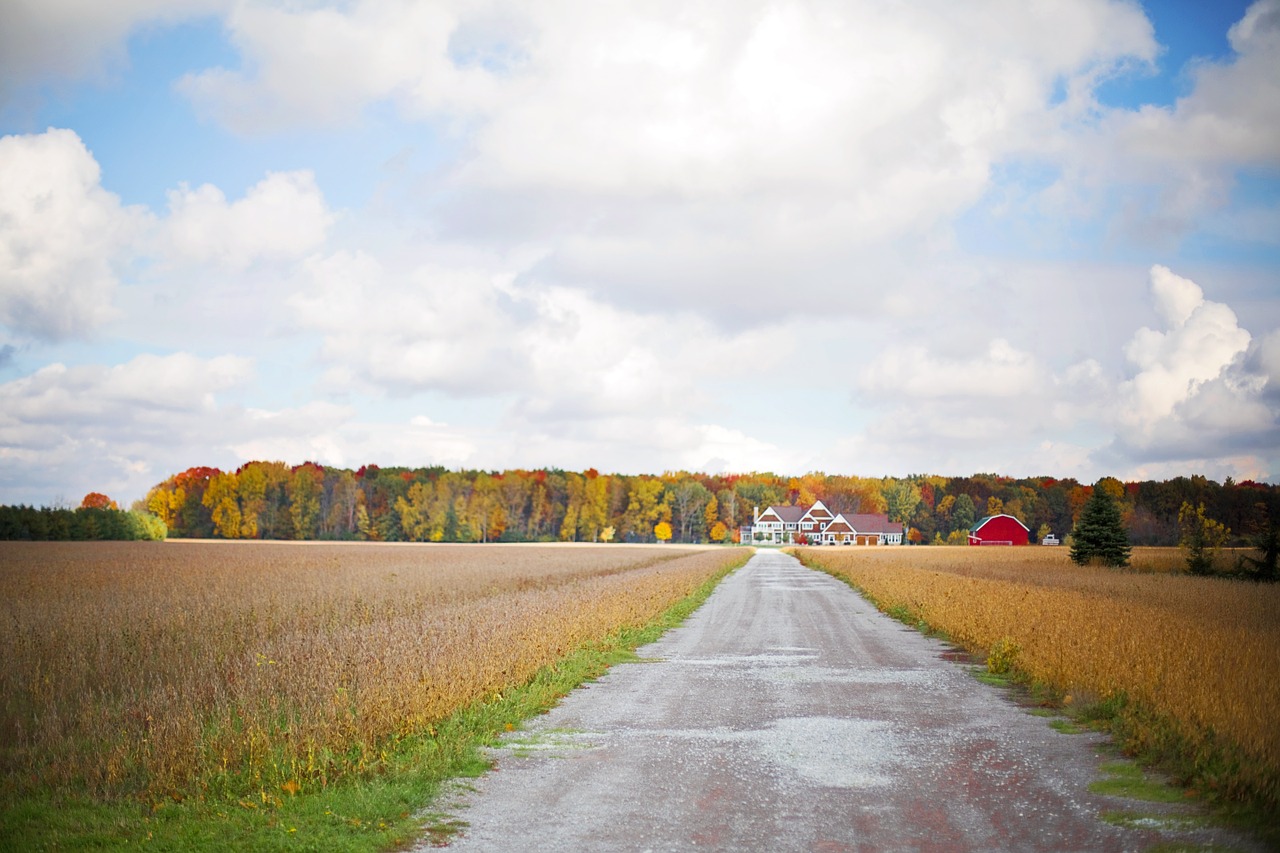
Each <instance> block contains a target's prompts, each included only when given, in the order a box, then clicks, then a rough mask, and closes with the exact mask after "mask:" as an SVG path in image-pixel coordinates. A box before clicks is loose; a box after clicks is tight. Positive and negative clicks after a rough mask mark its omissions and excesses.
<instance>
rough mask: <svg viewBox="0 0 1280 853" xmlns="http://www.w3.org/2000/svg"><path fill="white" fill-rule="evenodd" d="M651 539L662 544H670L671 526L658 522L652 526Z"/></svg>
mask: <svg viewBox="0 0 1280 853" xmlns="http://www.w3.org/2000/svg"><path fill="white" fill-rule="evenodd" d="M653 537H654V538H655V539H657V540H658V541H659V542H662V543H663V544H666V543H667V542H670V541H671V525H670V524H669V523H668V522H665V521H659V522H658V523H657V524H655V525H654V526H653Z"/></svg>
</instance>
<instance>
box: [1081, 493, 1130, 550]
mask: <svg viewBox="0 0 1280 853" xmlns="http://www.w3.org/2000/svg"><path fill="white" fill-rule="evenodd" d="M1071 559H1072V561H1073V562H1075V563H1078V564H1079V565H1082V566H1083V565H1084V564H1086V563H1089V562H1091V561H1093V560H1098V561H1099V562H1101V563H1102V564H1103V565H1104V566H1127V565H1129V536H1128V534H1127V533H1126V532H1125V529H1124V522H1123V521H1122V520H1121V519H1120V508H1119V507H1118V506H1116V504H1115V501H1113V500H1112V499H1111V497H1110V496H1109V495H1108V494H1107V493H1106V492H1105V491H1103V490H1102V489H1099V488H1097V487H1094V490H1093V495H1092V496H1091V497H1090V498H1089V500H1088V502H1087V503H1085V505H1084V509H1083V510H1081V512H1080V520H1079V521H1077V522H1076V526H1075V529H1074V530H1072V531H1071Z"/></svg>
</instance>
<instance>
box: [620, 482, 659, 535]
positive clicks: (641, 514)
mask: <svg viewBox="0 0 1280 853" xmlns="http://www.w3.org/2000/svg"><path fill="white" fill-rule="evenodd" d="M662 490H663V485H662V481H661V480H657V479H654V478H651V477H633V478H632V480H631V484H630V489H629V490H628V495H627V509H626V512H624V513H623V516H622V524H621V528H622V535H623V536H624V537H627V536H638V537H642V538H644V539H648V538H649V535H650V531H652V530H653V526H654V525H655V524H657V523H658V521H659V520H660V519H659V512H660V511H659V509H658V507H659V505H660V503H661V500H662Z"/></svg>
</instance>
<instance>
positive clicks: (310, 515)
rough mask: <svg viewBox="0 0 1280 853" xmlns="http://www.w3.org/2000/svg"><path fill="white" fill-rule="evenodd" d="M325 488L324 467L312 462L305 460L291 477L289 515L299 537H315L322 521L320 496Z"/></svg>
mask: <svg viewBox="0 0 1280 853" xmlns="http://www.w3.org/2000/svg"><path fill="white" fill-rule="evenodd" d="M323 490H324V469H323V468H321V467H320V466H319V465H316V464H315V463H312V462H304V463H303V464H301V465H299V466H298V467H297V468H295V469H294V470H293V475H292V476H291V477H290V478H289V485H288V495H289V515H290V517H291V518H292V520H293V531H294V536H295V537H296V538H298V539H315V538H316V535H317V533H318V528H319V523H320V496H321V493H322V492H323Z"/></svg>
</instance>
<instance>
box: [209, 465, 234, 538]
mask: <svg viewBox="0 0 1280 853" xmlns="http://www.w3.org/2000/svg"><path fill="white" fill-rule="evenodd" d="M236 485H237V484H236V475H235V474H223V473H218V474H215V475H213V476H212V477H211V478H210V479H209V486H208V488H206V489H205V492H204V498H203V502H204V505H205V506H207V507H208V508H209V510H210V514H211V515H212V517H213V525H214V532H215V533H217V535H219V536H221V537H222V538H223V539H239V538H240V501H239V499H238V496H237V492H238V490H237V488H236Z"/></svg>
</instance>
